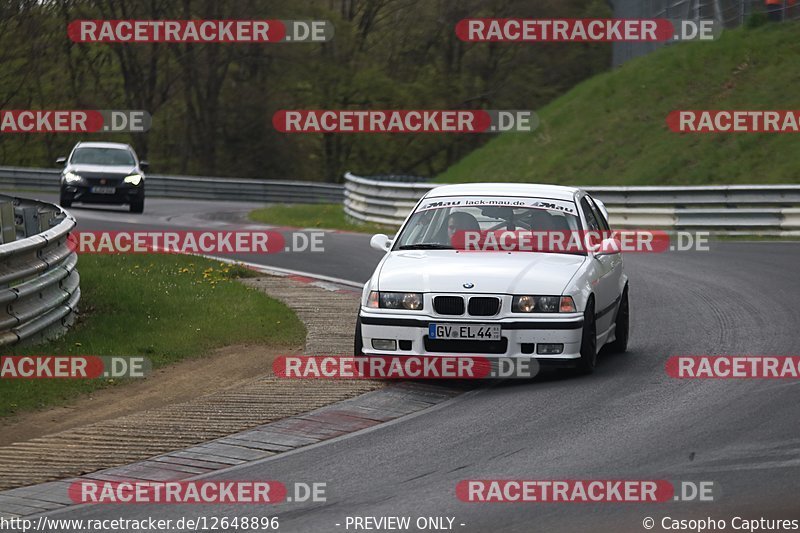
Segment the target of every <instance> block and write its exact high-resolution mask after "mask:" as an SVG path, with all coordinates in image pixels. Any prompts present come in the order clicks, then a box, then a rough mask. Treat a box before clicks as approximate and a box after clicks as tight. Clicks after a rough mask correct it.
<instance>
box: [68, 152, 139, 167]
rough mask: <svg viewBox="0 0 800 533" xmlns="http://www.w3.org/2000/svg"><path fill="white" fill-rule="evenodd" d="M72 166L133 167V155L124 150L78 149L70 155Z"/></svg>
mask: <svg viewBox="0 0 800 533" xmlns="http://www.w3.org/2000/svg"><path fill="white" fill-rule="evenodd" d="M71 163H72V164H73V165H76V164H82V165H109V166H133V165H135V164H136V163H135V162H134V160H133V154H131V153H130V151H128V150H126V149H124V148H78V149H77V150H75V152H74V153H73V154H72V160H71Z"/></svg>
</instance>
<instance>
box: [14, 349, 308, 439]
mask: <svg viewBox="0 0 800 533" xmlns="http://www.w3.org/2000/svg"><path fill="white" fill-rule="evenodd" d="M292 353H297V351H296V350H289V349H280V348H267V347H265V346H259V345H236V346H226V347H224V348H219V349H217V350H215V351H214V352H213V353H212V354H210V355H208V356H205V357H198V358H193V359H187V360H185V361H181V362H179V363H176V364H174V365H169V366H167V367H163V368H159V369H157V370H155V371H154V372H153V373H152V374H151V375H150V376H148V377H147V378H146V379H142V380H137V381H134V382H129V383H126V384H124V385H120V386H117V387H109V388H107V389H102V390H98V391H95V392H93V393H91V395H89V396H84V397H82V398H80V399H78V400H75V401H72V402H70V403H68V404H65V405H61V406H57V407H49V408H47V409H43V410H41V411H34V412H26V413H20V414H18V415H14V416H10V417H4V418H2V419H0V446H5V445H8V444H11V443H13V442H21V441H26V440H29V439H34V438H37V437H41V436H44V435H49V434H51V433H57V432H59V431H64V430H68V429H72V428H76V427H80V426H85V425H88V424H94V423H96V422H101V421H103V420H109V419H113V418H117V417H120V416H125V415H128V414H131V413H136V412H141V411H147V410H150V409H157V408H159V407H164V406H165V405H170V404H176V403H181V402H185V401H188V400H192V399H194V398H197V397H199V396H202V395H206V394H208V393H211V392H214V391H217V390H221V389H224V388H227V387H230V386H233V385H236V384H237V383H240V382H244V381H246V380H251V379H253V378H254V377H256V376H260V375H268V374H271V373H272V361H273V360H274V358H275V357H277V356H278V355H288V354H292Z"/></svg>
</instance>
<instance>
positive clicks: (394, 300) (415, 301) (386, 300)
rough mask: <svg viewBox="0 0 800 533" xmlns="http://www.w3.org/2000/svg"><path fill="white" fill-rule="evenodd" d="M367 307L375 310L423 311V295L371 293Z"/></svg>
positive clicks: (412, 293)
mask: <svg viewBox="0 0 800 533" xmlns="http://www.w3.org/2000/svg"><path fill="white" fill-rule="evenodd" d="M367 306H368V307H372V308H374V309H377V308H380V309H407V310H409V311H419V310H421V309H422V293H420V292H378V291H372V292H370V293H369V299H368V301H367Z"/></svg>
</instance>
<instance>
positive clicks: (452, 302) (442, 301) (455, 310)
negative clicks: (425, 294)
mask: <svg viewBox="0 0 800 533" xmlns="http://www.w3.org/2000/svg"><path fill="white" fill-rule="evenodd" d="M433 308H434V309H435V310H436V312H437V313H439V314H440V315H463V314H464V298H462V297H461V296H437V297H436V298H434V299H433Z"/></svg>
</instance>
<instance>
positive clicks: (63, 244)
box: [0, 195, 81, 346]
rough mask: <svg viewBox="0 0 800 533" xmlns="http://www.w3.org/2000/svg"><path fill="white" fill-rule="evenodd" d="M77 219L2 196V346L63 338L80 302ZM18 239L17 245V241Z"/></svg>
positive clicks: (57, 209) (58, 210)
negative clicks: (74, 241) (73, 235)
mask: <svg viewBox="0 0 800 533" xmlns="http://www.w3.org/2000/svg"><path fill="white" fill-rule="evenodd" d="M74 227H75V218H74V217H72V216H71V215H70V214H69V213H67V212H66V211H64V210H63V209H61V208H60V207H59V206H57V205H53V204H49V203H46V202H39V201H36V200H27V199H24V198H17V197H13V196H6V195H0V228H2V232H0V233H1V234H2V244H0V305H2V307H0V346H9V345H12V344H16V343H17V342H19V341H27V342H35V341H39V340H47V339H51V338H55V337H58V336H60V335H61V334H62V333H63V332H64V331H66V328H67V327H69V326H70V325H71V324H72V322H73V321H74V319H75V312H76V309H77V305H78V301H79V300H80V297H81V289H80V276H79V274H78V270H77V269H76V265H77V263H78V256H77V254H76V253H75V251H74V250H73V249H72V247H71V246H69V245H68V242H67V238H68V237H69V232H70V231H71V230H72V229H73V228H74ZM17 239H18V240H17Z"/></svg>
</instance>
